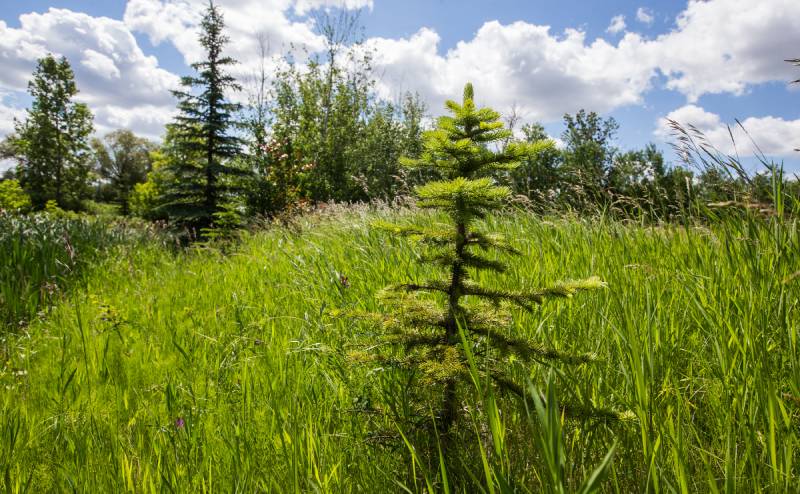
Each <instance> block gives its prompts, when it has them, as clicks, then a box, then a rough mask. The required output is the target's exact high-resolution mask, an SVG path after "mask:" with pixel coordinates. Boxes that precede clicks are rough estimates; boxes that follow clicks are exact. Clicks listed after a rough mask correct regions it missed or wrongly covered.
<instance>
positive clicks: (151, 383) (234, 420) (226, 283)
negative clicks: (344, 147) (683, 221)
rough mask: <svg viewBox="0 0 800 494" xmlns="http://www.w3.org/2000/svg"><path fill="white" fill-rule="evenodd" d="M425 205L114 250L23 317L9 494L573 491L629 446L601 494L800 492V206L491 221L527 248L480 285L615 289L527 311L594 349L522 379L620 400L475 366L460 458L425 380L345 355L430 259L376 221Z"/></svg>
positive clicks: (2, 382)
mask: <svg viewBox="0 0 800 494" xmlns="http://www.w3.org/2000/svg"><path fill="white" fill-rule="evenodd" d="M412 214H413V216H414V217H419V215H422V217H423V219H424V221H428V222H436V221H441V218H437V217H435V216H430V215H428V216H426V215H424V214H422V213H420V212H418V211H413V212H409V211H408V210H403V211H399V212H398V211H391V210H389V209H382V208H367V207H351V208H337V207H333V208H330V209H328V210H327V211H324V212H321V213H317V214H313V215H309V216H307V217H305V218H302V219H300V220H298V221H297V223H296V224H293V225H291V226H289V227H272V228H269V229H266V230H260V231H257V232H253V233H249V234H246V235H245V236H244V238H243V239H242V241H241V242H240V243H239V244H237V245H236V246H234V247H233V248H230V249H227V250H225V251H222V250H220V249H212V248H191V249H187V250H177V249H174V248H170V247H168V246H165V245H164V243H163V242H157V241H149V242H146V241H136V242H115V243H110V244H108V245H109V246H108V247H106V248H105V251H104V252H105V253H104V254H103V255H102V256H98V260H97V261H95V262H93V263H92V264H91V265H90V266H86V267H85V269H84V270H83V271H82V275H81V280H80V283H75V284H74V285H72V286H71V287H70V288H69V289H67V290H64V291H60V292H59V293H58V294H56V296H54V297H52V298H50V299H48V301H47V305H48V308H47V310H46V311H45V312H46V314H41V315H40V317H36V318H32V319H31V322H30V324H28V325H26V326H24V327H16V326H14V327H8V329H6V330H4V332H3V333H2V341H0V391H1V394H0V396H1V398H0V401H1V402H2V410H0V486H2V489H0V490H3V491H4V492H43V491H58V492H62V491H88V492H125V491H130V492H423V491H436V492H447V491H466V492H487V493H490V492H491V493H495V492H576V491H577V490H578V489H579V487H580V485H581V483H582V482H583V481H584V480H585V479H587V478H590V477H591V476H592V473H593V471H594V470H595V468H596V467H598V465H600V464H602V462H603V460H604V458H606V454H607V453H608V452H609V451H610V450H611V449H612V448H613V456H611V457H610V460H609V461H610V462H609V463H608V468H607V469H606V470H605V472H604V475H603V476H602V478H600V479H598V480H599V481H601V482H600V483H599V487H600V491H602V492H619V493H631V492H726V493H732V492H796V491H797V490H798V489H800V482H799V481H798V464H799V463H800V441H798V437H799V435H800V429H799V428H798V427H799V424H800V360H799V359H800V353H798V346H797V345H798V333H800V314H798V307H797V305H798V298H799V296H800V278H793V277H792V275H793V273H796V272H798V270H800V255H798V253H799V252H800V232H798V225H797V223H796V221H795V220H780V219H776V218H767V219H764V218H757V217H755V216H751V215H749V214H746V213H741V214H739V213H735V212H731V213H729V214H727V215H726V216H725V217H721V218H718V219H717V220H716V221H714V222H711V223H709V224H710V225H711V226H703V225H700V224H691V225H671V226H648V225H642V224H637V223H635V222H631V223H625V222H620V221H616V220H610V219H605V218H604V217H602V216H599V217H596V218H594V219H578V218H570V217H544V218H542V217H540V216H536V215H533V214H530V213H526V212H514V213H507V214H504V215H501V216H498V217H495V218H492V219H489V220H486V222H487V223H489V224H488V225H486V226H487V228H486V229H487V230H489V231H498V232H501V233H504V234H505V235H507V236H508V237H509V238H510V239H511V240H512V241H513V243H514V244H515V245H516V246H517V247H518V248H519V250H520V251H521V252H522V253H523V256H521V257H515V258H511V257H510V258H508V259H505V260H506V261H507V262H509V263H511V269H510V270H509V272H508V273H506V274H505V275H503V276H489V275H485V277H484V275H481V279H480V280H479V281H481V282H482V283H485V284H487V285H489V286H496V287H504V286H509V287H526V288H534V287H537V286H543V285H547V284H548V283H552V282H555V281H558V280H562V279H569V278H575V279H577V278H585V277H588V276H592V275H597V276H599V277H601V278H602V279H603V280H605V281H606V282H607V283H608V287H607V288H606V289H604V290H601V291H598V292H591V293H581V294H578V295H576V296H575V297H574V299H573V300H571V301H570V302H569V303H566V302H562V301H550V302H547V303H546V304H545V305H543V306H542V307H541V308H539V309H538V310H536V311H535V312H534V313H531V314H526V313H522V312H520V313H518V314H516V316H515V326H516V331H518V332H519V334H520V335H525V336H526V337H529V338H530V339H532V340H533V341H535V342H537V344H539V345H540V346H542V347H545V348H548V349H553V350H558V351H561V352H565V353H571V354H591V355H592V356H593V359H592V361H590V362H583V363H579V364H575V365H568V364H563V363H552V362H547V361H543V362H542V363H541V364H539V365H533V366H529V365H522V364H521V363H520V362H519V361H515V360H514V359H513V358H509V359H508V366H510V368H511V369H512V374H513V375H514V377H515V379H516V381H517V382H519V383H520V384H522V385H524V386H525V387H526V389H529V390H532V389H537V390H542V392H543V393H545V392H547V390H548V383H549V392H550V394H549V396H550V397H551V398H550V399H548V402H549V403H550V400H553V399H554V398H555V397H554V396H553V394H557V397H558V400H559V401H560V402H561V403H569V404H571V405H573V406H575V407H578V408H580V407H594V408H599V409H605V410H609V411H613V412H614V413H615V414H616V415H618V416H620V417H622V418H621V419H620V420H615V419H612V418H598V417H595V416H588V415H587V416H583V415H581V414H575V415H573V414H568V413H559V410H558V409H556V408H554V407H550V408H551V409H550V412H551V413H550V415H549V418H550V420H549V421H548V420H547V419H546V415H547V414H541V415H540V414H537V410H536V407H535V403H534V401H535V400H532V399H531V400H520V399H519V398H517V397H515V396H513V395H506V394H503V393H499V392H492V391H491V389H490V388H489V387H487V386H484V384H485V383H481V382H475V383H474V387H473V388H470V389H465V390H464V395H465V397H466V400H465V405H464V410H463V418H462V420H461V422H460V424H459V426H458V429H457V435H458V438H456V439H454V440H453V442H452V443H451V444H450V445H448V446H447V448H448V462H447V464H445V462H444V461H442V462H440V461H439V459H440V457H439V455H437V454H435V452H436V451H441V450H442V448H443V447H444V446H443V445H441V444H435V443H430V440H429V436H430V435H428V436H427V437H428V438H427V439H426V435H425V434H422V433H420V432H418V431H416V432H415V431H413V430H409V429H406V428H405V427H404V424H405V423H406V422H405V419H411V418H413V417H412V415H414V414H418V413H419V410H418V409H414V408H412V407H409V406H408V405H407V400H405V399H404V397H406V396H407V395H408V394H409V393H410V392H411V391H412V390H411V389H409V388H411V387H413V386H415V384H414V383H413V382H412V381H410V380H408V379H407V376H406V375H405V374H403V373H400V372H397V371H394V370H392V369H390V368H383V367H380V366H375V365H358V364H357V363H355V362H352V361H351V360H350V359H348V357H347V355H348V352H350V351H351V350H354V349H359V348H363V347H364V346H369V345H371V344H374V342H375V341H376V340H375V338H374V335H373V334H372V329H371V328H370V327H369V326H368V325H366V324H364V323H363V321H360V320H358V319H354V318H351V317H347V314H348V312H349V311H360V310H376V309H379V308H380V307H379V305H378V302H376V299H375V297H374V295H375V294H376V292H378V291H379V290H380V289H381V288H382V287H384V286H385V285H387V284H390V283H399V282H407V281H410V280H411V281H413V280H419V279H421V278H422V275H424V274H425V272H424V271H425V270H426V269H430V268H427V267H421V265H420V264H419V263H418V262H417V260H416V256H417V255H418V254H417V249H416V248H415V246H414V244H413V243H412V242H409V241H406V240H402V239H398V238H395V237H393V236H391V235H388V234H386V233H382V232H379V231H373V230H372V229H371V228H370V227H369V225H370V222H371V221H373V220H376V219H379V218H389V219H392V220H396V221H400V222H402V221H404V219H405V218H406V217H409V218H410V216H411V215H412ZM14 280H15V278H14V277H13V276H10V277H9V276H5V277H4V279H3V280H2V282H3V285H4V286H3V287H0V288H3V289H5V288H7V286H6V285H9V284H11V283H14ZM4 300H5V301H6V302H5V303H6V304H8V303H9V300H10V296H6V298H5V299H4ZM19 310H22V309H19ZM473 351H475V352H479V351H480V348H477V347H476V348H474V349H473ZM413 391H416V392H419V390H413ZM422 392H424V390H422ZM529 395H530V397H538V393H534V392H532V391H531V392H530V393H529ZM567 409H568V408H565V409H564V410H567ZM559 431H560V434H559ZM454 448H458V449H457V450H455V449H454ZM431 451H433V452H434V453H431ZM454 452H455V453H454ZM453 458H456V459H457V461H456V460H453Z"/></svg>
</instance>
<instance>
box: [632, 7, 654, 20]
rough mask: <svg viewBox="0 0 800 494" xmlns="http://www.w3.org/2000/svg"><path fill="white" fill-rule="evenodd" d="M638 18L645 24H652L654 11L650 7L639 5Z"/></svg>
mask: <svg viewBox="0 0 800 494" xmlns="http://www.w3.org/2000/svg"><path fill="white" fill-rule="evenodd" d="M636 20H638V21H639V22H642V23H644V24H652V23H653V20H654V17H653V12H652V11H650V9H646V8H644V7H639V8H638V9H636Z"/></svg>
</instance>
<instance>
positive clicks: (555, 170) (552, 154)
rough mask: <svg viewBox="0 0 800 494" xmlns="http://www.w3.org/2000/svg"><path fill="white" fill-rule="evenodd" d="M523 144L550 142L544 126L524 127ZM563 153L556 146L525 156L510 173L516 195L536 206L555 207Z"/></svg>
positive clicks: (511, 184)
mask: <svg viewBox="0 0 800 494" xmlns="http://www.w3.org/2000/svg"><path fill="white" fill-rule="evenodd" d="M522 133H523V135H524V142H526V143H529V144H534V145H535V144H537V143H550V142H551V139H550V138H549V137H548V136H547V133H546V132H545V130H544V127H543V126H542V125H541V124H538V123H533V124H526V125H524V126H523V127H522ZM560 164H561V153H560V152H559V150H558V149H556V147H555V146H553V145H548V146H546V147H544V148H543V149H541V150H539V151H538V152H532V153H530V154H529V155H528V156H526V157H525V158H524V159H523V161H522V162H521V163H520V165H519V166H518V167H517V168H515V169H514V170H512V171H511V173H510V175H509V178H510V187H511V189H512V190H513V191H514V193H516V194H521V195H524V196H526V197H528V198H530V199H531V200H533V201H534V202H535V203H536V204H539V205H544V204H548V205H550V207H552V205H553V203H554V200H555V199H556V197H557V194H558V189H559V187H560V186H561V180H560V178H559V172H560V171H561V170H560V169H559V166H560Z"/></svg>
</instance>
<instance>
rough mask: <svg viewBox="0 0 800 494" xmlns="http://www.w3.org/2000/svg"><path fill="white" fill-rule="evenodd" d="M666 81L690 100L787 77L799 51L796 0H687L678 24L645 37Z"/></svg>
mask: <svg viewBox="0 0 800 494" xmlns="http://www.w3.org/2000/svg"><path fill="white" fill-rule="evenodd" d="M649 45H650V46H649V47H648V50H649V51H651V52H656V53H657V54H658V56H657V59H658V60H659V61H658V68H659V69H660V70H661V71H662V72H663V73H664V74H666V75H667V76H668V81H667V87H668V88H670V89H675V90H677V91H680V92H681V93H683V94H685V95H686V96H687V98H688V99H689V101H690V102H695V101H697V99H698V98H699V97H700V96H702V95H703V94H708V93H733V94H737V95H739V94H742V93H744V92H745V90H746V89H747V87H748V86H749V85H752V84H759V83H763V82H767V81H788V80H790V79H791V77H792V75H793V74H792V68H791V66H789V65H788V64H787V63H785V62H784V60H785V59H787V58H795V57H797V56H798V46H800V4H798V2H797V0H768V1H767V0H762V1H758V2H754V1H752V0H712V1H697V0H691V1H690V2H689V4H688V6H687V8H686V10H684V11H683V12H682V13H681V14H680V15H679V16H678V18H677V27H676V29H675V30H673V31H672V32H670V33H668V34H664V35H661V36H659V37H658V38H656V39H655V40H654V41H652V42H651V43H649Z"/></svg>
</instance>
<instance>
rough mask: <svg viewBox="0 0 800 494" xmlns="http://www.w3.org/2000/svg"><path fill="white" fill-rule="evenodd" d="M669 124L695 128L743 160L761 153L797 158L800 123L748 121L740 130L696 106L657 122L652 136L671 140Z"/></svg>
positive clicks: (771, 118)
mask: <svg viewBox="0 0 800 494" xmlns="http://www.w3.org/2000/svg"><path fill="white" fill-rule="evenodd" d="M669 120H674V121H676V122H678V123H679V124H681V125H682V126H684V127H688V126H689V125H691V126H694V127H695V128H696V129H697V130H699V131H700V132H702V133H703V134H704V135H705V137H706V139H707V140H708V142H710V143H711V144H712V145H713V146H714V147H716V148H717V149H718V150H720V151H722V152H723V153H726V154H731V155H736V154H738V155H739V156H742V157H745V156H752V155H754V154H756V153H757V151H758V150H760V152H763V153H764V154H765V155H767V156H771V157H792V158H797V152H795V151H794V149H795V148H798V147H800V119H798V120H784V119H782V118H777V117H772V116H766V117H749V118H746V119H744V120H742V121H741V126H740V125H739V124H738V123H736V122H723V121H722V118H721V117H720V116H719V115H717V114H716V113H711V112H708V111H706V110H704V109H703V108H701V107H699V106H697V105H686V106H683V107H681V108H678V109H677V110H674V111H672V112H670V113H669V114H668V115H667V116H666V117H664V118H661V119H659V121H658V126H657V128H656V131H655V134H656V135H657V136H659V137H661V138H662V139H664V140H665V141H671V140H674V138H673V134H672V129H671V128H670V125H669ZM731 134H733V140H731ZM756 145H757V146H758V148H756Z"/></svg>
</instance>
